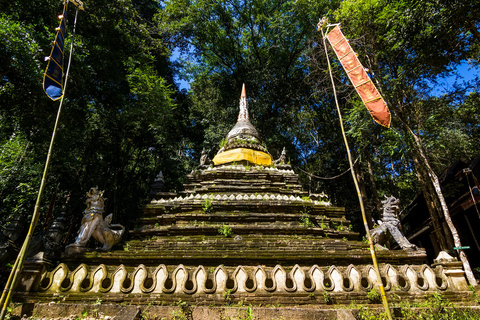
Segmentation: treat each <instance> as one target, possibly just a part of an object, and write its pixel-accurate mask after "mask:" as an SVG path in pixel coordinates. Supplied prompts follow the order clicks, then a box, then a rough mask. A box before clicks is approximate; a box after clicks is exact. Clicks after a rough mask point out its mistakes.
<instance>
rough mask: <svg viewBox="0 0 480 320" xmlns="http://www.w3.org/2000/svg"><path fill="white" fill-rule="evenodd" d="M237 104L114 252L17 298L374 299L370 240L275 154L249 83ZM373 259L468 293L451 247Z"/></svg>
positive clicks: (40, 272) (407, 291) (398, 277)
mask: <svg viewBox="0 0 480 320" xmlns="http://www.w3.org/2000/svg"><path fill="white" fill-rule="evenodd" d="M240 106H241V107H240V114H239V117H238V121H237V124H236V125H235V127H234V128H233V129H232V130H231V131H230V132H229V134H228V135H227V139H226V140H227V143H226V144H225V146H223V148H222V149H221V150H220V151H219V152H218V153H217V155H216V157H215V159H213V162H214V163H213V164H210V165H208V164H206V163H202V165H201V166H199V167H198V168H197V169H196V170H194V171H193V172H192V173H191V174H189V175H188V176H187V182H186V183H185V185H184V191H181V192H178V193H175V194H172V193H164V192H163V193H162V192H157V191H158V190H157V191H155V192H152V193H151V196H152V199H151V201H150V203H149V204H147V205H146V206H145V207H144V210H143V211H144V212H143V215H142V216H141V217H139V218H138V219H137V221H136V227H135V228H134V229H133V230H130V232H129V233H128V237H127V238H126V239H125V241H123V243H122V245H121V246H117V247H114V248H113V250H112V251H109V252H102V251H95V250H94V249H89V250H86V251H84V252H73V253H70V254H66V255H65V256H64V257H63V258H62V260H61V263H60V264H59V265H57V266H45V265H43V267H42V268H43V269H41V268H38V267H37V269H35V268H34V267H30V269H28V270H30V271H28V270H27V271H26V272H24V274H25V276H24V279H23V284H22V288H23V290H24V291H25V293H22V294H19V295H17V301H19V302H35V303H40V302H50V301H52V300H51V299H52V296H55V295H57V296H58V295H61V296H62V301H63V302H66V303H77V302H80V301H87V302H90V303H92V304H93V303H94V302H95V301H98V299H101V300H102V301H103V303H108V302H115V303H117V304H118V303H126V304H131V305H136V306H138V307H139V308H140V309H141V310H143V311H145V312H147V311H146V310H147V309H148V310H150V311H149V312H151V311H152V310H157V315H158V314H161V312H160V311H158V310H163V309H160V307H156V308H157V309H154V307H152V304H155V303H156V304H158V305H160V304H162V305H163V304H167V305H169V304H170V305H175V303H177V302H178V301H182V302H184V303H188V304H189V305H194V306H213V305H216V306H224V305H225V304H226V301H227V303H230V304H231V303H240V302H241V303H242V304H246V305H248V304H253V305H257V306H258V305H263V306H265V305H278V304H281V305H283V306H291V305H305V306H311V307H312V308H313V309H311V310H310V311H309V312H313V313H307V314H309V316H308V317H303V315H302V314H295V313H292V315H293V318H295V319H313V316H315V317H317V318H320V317H321V318H324V317H326V315H327V314H326V313H322V312H323V311H321V308H318V306H319V305H325V304H329V303H332V302H335V303H338V304H346V305H348V304H350V303H351V302H352V301H355V302H356V303H372V301H371V300H369V297H368V294H369V292H371V290H372V288H375V287H376V286H377V285H378V281H377V277H376V274H375V272H374V269H373V266H372V263H371V255H370V251H369V246H368V244H366V243H364V242H363V241H359V234H358V233H357V232H354V231H352V230H351V225H350V221H348V220H347V219H346V218H345V211H344V208H341V207H335V206H333V205H331V203H330V202H329V200H328V199H327V197H326V196H324V195H316V196H315V195H309V194H308V193H307V192H305V191H303V190H302V187H301V185H300V184H299V181H298V176H297V174H295V172H294V171H293V170H292V168H291V166H290V165H288V164H286V163H285V155H284V154H282V157H283V158H282V157H281V158H280V159H279V160H277V161H272V158H271V156H270V154H268V152H266V150H265V148H264V147H263V145H262V142H261V140H260V137H259V135H258V132H257V131H256V129H255V128H254V127H253V125H252V124H251V123H250V121H249V116H248V109H247V104H246V94H245V88H243V90H242V97H241V102H240ZM232 159H233V160H232ZM203 162H206V160H203ZM158 185H160V184H159V183H158V182H157V183H156V184H155V188H157V189H159V187H158ZM352 196H353V195H352ZM377 258H378V261H379V263H380V269H381V275H382V281H383V283H384V286H385V290H386V292H387V295H388V296H389V297H392V296H394V295H395V296H401V297H407V296H408V297H410V298H412V299H415V300H416V299H420V300H421V299H424V297H425V294H426V293H429V292H432V293H433V292H442V294H444V295H445V296H447V297H448V298H449V299H451V300H452V301H461V300H462V299H465V298H466V297H468V296H469V295H471V292H469V290H468V288H467V285H466V282H465V277H464V275H463V271H462V270H461V263H459V262H458V261H455V259H453V258H451V257H447V256H446V257H444V258H442V259H440V260H438V262H437V263H436V265H435V266H434V267H431V266H428V265H425V264H423V262H424V259H425V258H426V254H425V251H423V250H416V251H404V250H380V251H377ZM29 272H30V273H29ZM326 297H328V299H327V298H326ZM422 297H423V298H422ZM375 303H379V301H377V302H375ZM147 305H148V307H147ZM149 308H150V309H149ZM312 310H313V311H312ZM162 312H163V311H162ZM315 312H316V313H315ZM325 312H326V311H325ZM166 317H168V314H166ZM193 318H194V319H220V318H219V317H217V318H215V317H206V316H199V317H197V318H195V317H193ZM268 319H271V317H270V318H268ZM329 319H335V317H329ZM338 319H341V317H339V318H338Z"/></svg>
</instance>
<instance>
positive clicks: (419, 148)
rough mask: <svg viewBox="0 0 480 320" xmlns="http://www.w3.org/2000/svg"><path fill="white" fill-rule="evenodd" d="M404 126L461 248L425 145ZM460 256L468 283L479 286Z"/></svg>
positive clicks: (462, 256) (456, 242) (463, 258)
mask: <svg viewBox="0 0 480 320" xmlns="http://www.w3.org/2000/svg"><path fill="white" fill-rule="evenodd" d="M404 125H405V126H406V127H407V129H408V131H409V132H410V134H411V135H412V137H413V139H414V142H415V144H416V146H417V151H418V153H419V155H420V158H421V160H422V162H423V164H424V165H425V167H426V169H427V172H428V176H429V177H430V180H431V182H432V184H433V186H434V188H435V192H436V195H437V196H438V200H439V201H440V204H441V206H442V209H443V215H444V217H445V221H446V222H447V225H448V227H449V228H450V232H451V233H452V237H453V242H454V244H455V247H457V248H459V247H461V246H462V243H461V241H460V236H459V235H458V232H457V228H455V225H454V224H453V221H452V218H451V217H450V212H449V210H448V206H447V202H446V201H445V198H444V197H443V193H442V188H441V186H440V181H439V179H438V176H437V175H436V174H435V172H434V171H433V169H432V168H431V167H430V163H429V162H428V159H427V157H426V155H425V153H424V152H423V145H422V141H421V140H420V138H419V137H418V136H417V135H416V134H415V133H414V132H413V131H412V129H411V128H410V127H409V126H407V125H406V124H405V123H404ZM457 251H458V255H459V256H460V260H461V261H462V264H463V269H464V270H465V275H466V277H467V280H468V282H469V283H470V284H471V285H473V286H477V280H476V279H475V276H474V275H473V272H472V268H471V267H470V263H469V262H468V259H467V255H466V254H465V252H464V251H463V250H461V249H457Z"/></svg>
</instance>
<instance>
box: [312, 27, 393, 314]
mask: <svg viewBox="0 0 480 320" xmlns="http://www.w3.org/2000/svg"><path fill="white" fill-rule="evenodd" d="M324 19H325V18H324ZM324 21H325V22H326V20H324ZM319 29H320V31H321V32H322V39H323V46H324V48H325V56H326V58H327V63H328V71H329V74H330V80H331V82H332V88H333V96H334V97H335V105H336V107H337V112H338V119H339V121H340V128H341V130H342V136H343V142H344V143H345V149H346V150H347V156H348V163H349V164H350V172H351V173H352V179H353V183H354V184H355V189H356V190H357V196H358V202H359V203H360V210H361V212H362V220H363V226H364V227H365V233H366V237H367V239H368V243H369V245H370V254H371V256H372V261H373V266H374V269H375V273H376V275H377V282H378V285H379V287H380V295H381V297H382V304H383V307H384V309H385V313H386V315H387V317H388V319H390V320H392V319H393V318H392V314H391V312H390V307H389V305H388V300H387V296H386V294H385V288H384V287H383V282H382V276H381V275H380V269H379V268H378V263H377V257H376V255H375V246H374V245H373V240H372V237H371V235H370V229H369V227H368V222H367V218H366V214H365V207H364V205H363V199H362V195H361V193H360V187H359V185H358V181H357V178H356V176H355V169H354V167H353V161H352V155H351V153H350V148H349V147H348V141H347V136H346V134H345V129H344V127H343V118H342V113H341V111H340V106H339V104H338V98H337V91H336V89H335V82H334V80H333V74H332V67H331V65H330V59H329V57H328V51H327V43H326V41H325V34H324V32H323V25H320V24H319Z"/></svg>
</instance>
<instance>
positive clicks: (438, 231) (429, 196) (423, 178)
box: [412, 148, 451, 250]
mask: <svg viewBox="0 0 480 320" xmlns="http://www.w3.org/2000/svg"><path fill="white" fill-rule="evenodd" d="M412 149H414V148H412ZM414 150H415V149H414ZM412 158H413V162H414V164H415V174H416V176H417V179H418V182H419V184H420V189H421V190H422V194H423V197H424V198H425V204H426V205H427V209H428V212H429V214H430V218H431V219H432V224H433V230H434V233H435V236H436V239H437V241H438V245H439V246H440V250H448V249H449V246H448V244H447V240H446V236H445V233H444V232H443V227H442V222H441V219H440V216H439V212H438V210H437V208H436V206H435V204H434V203H435V200H434V199H433V194H434V193H432V192H430V190H429V188H428V184H429V182H428V180H429V179H428V176H427V175H426V174H425V171H424V170H422V165H421V161H420V159H419V155H418V152H416V151H413V152H412ZM450 248H451V247H450Z"/></svg>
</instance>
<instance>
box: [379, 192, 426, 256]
mask: <svg viewBox="0 0 480 320" xmlns="http://www.w3.org/2000/svg"><path fill="white" fill-rule="evenodd" d="M399 203H400V200H399V199H397V198H395V197H394V196H390V197H387V198H386V199H385V200H383V201H382V204H383V214H382V220H378V221H377V222H378V227H376V228H374V229H372V230H370V234H371V236H372V239H373V242H374V243H375V244H378V245H380V246H383V245H385V244H387V242H388V240H389V239H390V236H392V237H393V239H394V240H395V241H396V242H397V243H398V245H399V246H400V247H401V248H402V249H403V250H407V251H415V250H418V247H417V246H416V245H414V244H412V243H410V241H408V240H407V238H405V236H404V235H403V233H402V231H401V230H402V225H401V224H400V220H399V219H398V214H397V212H398V210H399V207H398V204H399ZM377 248H378V246H377ZM382 248H383V247H382Z"/></svg>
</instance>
